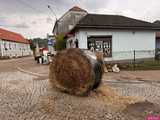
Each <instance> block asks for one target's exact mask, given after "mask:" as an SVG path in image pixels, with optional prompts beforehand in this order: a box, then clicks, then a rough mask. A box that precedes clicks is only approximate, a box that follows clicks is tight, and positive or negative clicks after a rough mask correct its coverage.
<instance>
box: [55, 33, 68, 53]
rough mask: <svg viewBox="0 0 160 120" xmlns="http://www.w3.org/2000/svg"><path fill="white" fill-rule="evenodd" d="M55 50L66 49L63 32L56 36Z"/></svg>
mask: <svg viewBox="0 0 160 120" xmlns="http://www.w3.org/2000/svg"><path fill="white" fill-rule="evenodd" d="M54 47H55V49H56V50H57V51H61V50H64V49H66V40H65V36H64V34H59V35H57V37H56V43H55V45H54Z"/></svg>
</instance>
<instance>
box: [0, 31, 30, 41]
mask: <svg viewBox="0 0 160 120" xmlns="http://www.w3.org/2000/svg"><path fill="white" fill-rule="evenodd" d="M0 39H3V40H7V41H13V42H19V43H25V44H29V41H28V40H26V39H25V38H24V37H23V36H22V35H20V34H18V33H15V32H11V31H8V30H5V29H2V28H0Z"/></svg>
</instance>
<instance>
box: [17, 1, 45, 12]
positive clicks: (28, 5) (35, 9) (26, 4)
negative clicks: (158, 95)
mask: <svg viewBox="0 0 160 120" xmlns="http://www.w3.org/2000/svg"><path fill="white" fill-rule="evenodd" d="M17 1H18V2H20V3H21V4H23V5H24V6H27V7H29V8H31V9H32V10H34V11H37V12H40V13H41V12H43V11H41V10H38V9H37V8H34V7H33V6H31V5H30V4H28V3H27V2H24V1H23V0H17Z"/></svg>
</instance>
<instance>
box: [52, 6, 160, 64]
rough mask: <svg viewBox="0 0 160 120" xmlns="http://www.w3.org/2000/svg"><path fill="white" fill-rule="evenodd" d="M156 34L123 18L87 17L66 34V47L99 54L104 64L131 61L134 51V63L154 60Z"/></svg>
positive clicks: (142, 23)
mask: <svg viewBox="0 0 160 120" xmlns="http://www.w3.org/2000/svg"><path fill="white" fill-rule="evenodd" d="M80 11H81V9H79V12H80ZM83 11H84V10H83ZM83 11H82V12H83ZM61 19H62V18H61ZM62 21H63V20H62ZM68 27H69V25H68ZM157 30H160V27H157V25H155V24H153V23H149V22H146V21H142V20H137V19H133V18H128V17H125V16H119V15H101V14H87V15H85V16H84V17H82V18H81V19H79V21H78V22H77V23H76V24H75V25H74V27H73V29H72V30H70V31H68V32H67V34H66V36H67V37H68V38H67V47H68V48H70V47H76V46H77V47H79V48H80V49H85V50H90V49H94V50H95V51H102V52H103V53H104V56H105V60H106V61H119V60H130V59H133V58H134V51H135V57H136V59H145V58H154V57H155V48H156V31H157ZM53 32H54V30H53Z"/></svg>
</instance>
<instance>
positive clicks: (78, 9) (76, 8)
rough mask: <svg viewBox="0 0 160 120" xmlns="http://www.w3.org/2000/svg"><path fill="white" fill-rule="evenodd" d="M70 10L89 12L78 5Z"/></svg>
mask: <svg viewBox="0 0 160 120" xmlns="http://www.w3.org/2000/svg"><path fill="white" fill-rule="evenodd" d="M69 11H83V12H87V11H86V10H84V9H82V8H80V7H78V6H74V7H73V8H71V9H70V10H69Z"/></svg>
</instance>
